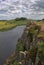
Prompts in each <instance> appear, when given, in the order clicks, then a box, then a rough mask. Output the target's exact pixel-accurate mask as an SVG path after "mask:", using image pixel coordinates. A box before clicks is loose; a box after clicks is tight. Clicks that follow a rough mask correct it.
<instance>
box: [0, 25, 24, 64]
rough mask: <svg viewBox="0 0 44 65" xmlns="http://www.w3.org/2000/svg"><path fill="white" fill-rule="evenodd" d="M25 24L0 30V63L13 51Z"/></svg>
mask: <svg viewBox="0 0 44 65" xmlns="http://www.w3.org/2000/svg"><path fill="white" fill-rule="evenodd" d="M24 29H25V26H17V27H16V28H14V29H12V30H10V31H6V32H0V65H3V63H4V62H5V60H6V59H7V58H8V57H9V56H10V55H11V54H12V53H13V52H14V51H15V48H16V44H17V41H18V38H20V37H21V35H22V34H23V31H24Z"/></svg>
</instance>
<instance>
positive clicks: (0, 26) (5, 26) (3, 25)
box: [0, 18, 29, 31]
mask: <svg viewBox="0 0 44 65" xmlns="http://www.w3.org/2000/svg"><path fill="white" fill-rule="evenodd" d="M28 22H29V20H27V19H26V18H16V19H15V20H8V21H6V20H2V21H1V20H0V31H7V30H10V29H13V28H15V27H16V26H20V25H26V24H27V23H28Z"/></svg>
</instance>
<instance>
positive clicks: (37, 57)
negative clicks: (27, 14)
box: [4, 21, 44, 65]
mask: <svg viewBox="0 0 44 65" xmlns="http://www.w3.org/2000/svg"><path fill="white" fill-rule="evenodd" d="M4 65H44V22H41V21H40V22H32V21H31V22H29V23H28V24H27V25H26V28H25V30H24V32H23V35H22V37H21V38H20V39H19V40H18V44H17V45H16V51H15V53H13V55H11V56H10V57H9V58H8V60H7V61H6V62H5V64H4Z"/></svg>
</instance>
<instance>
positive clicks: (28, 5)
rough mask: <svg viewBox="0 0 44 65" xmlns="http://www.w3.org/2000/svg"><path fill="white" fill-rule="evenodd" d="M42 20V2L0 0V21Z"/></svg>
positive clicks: (43, 0)
mask: <svg viewBox="0 0 44 65" xmlns="http://www.w3.org/2000/svg"><path fill="white" fill-rule="evenodd" d="M17 17H26V18H29V19H43V18H44V0H0V20H5V19H6V20H9V19H15V18H17Z"/></svg>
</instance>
